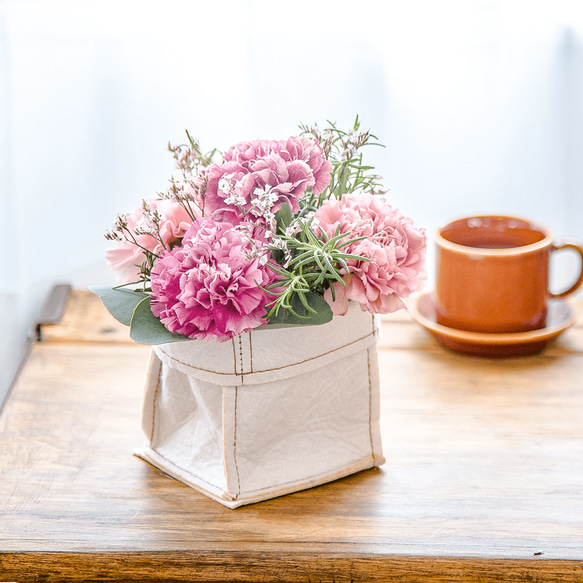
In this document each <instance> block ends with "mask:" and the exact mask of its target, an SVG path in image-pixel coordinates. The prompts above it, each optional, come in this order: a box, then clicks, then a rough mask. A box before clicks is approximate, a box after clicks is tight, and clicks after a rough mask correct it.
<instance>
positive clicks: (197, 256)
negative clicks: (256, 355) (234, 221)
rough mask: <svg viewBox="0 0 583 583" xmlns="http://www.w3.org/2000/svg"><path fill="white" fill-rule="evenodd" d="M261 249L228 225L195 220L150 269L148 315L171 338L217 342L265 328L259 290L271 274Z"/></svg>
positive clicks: (264, 298) (263, 302)
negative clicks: (178, 244) (180, 336)
mask: <svg viewBox="0 0 583 583" xmlns="http://www.w3.org/2000/svg"><path fill="white" fill-rule="evenodd" d="M260 248H261V242H260V241H253V240H251V239H250V238H249V237H248V236H246V235H245V234H243V233H241V232H240V231H237V230H234V229H233V225H231V224H230V223H221V222H216V221H214V220H212V219H209V218H203V219H198V220H196V221H195V222H194V223H193V224H192V226H191V228H190V229H189V230H188V232H187V233H186V234H185V236H184V239H183V242H182V246H181V247H175V248H174V249H172V250H171V251H169V252H167V253H165V254H164V255H163V256H162V257H160V259H158V260H157V261H156V263H155V264H154V267H153V268H152V272H151V282H152V297H151V307H152V313H153V314H154V315H155V316H157V317H159V318H160V321H161V322H162V324H164V326H165V327H166V328H167V329H168V330H170V331H171V332H176V333H179V334H184V335H185V336H188V337H189V338H197V339H200V340H208V339H216V340H218V341H220V342H224V341H226V340H228V339H229V338H232V337H233V336H236V335H238V334H241V333H242V332H247V331H249V330H252V329H253V328H256V327H258V326H260V325H261V324H265V319H264V316H265V314H266V309H265V305H266V304H267V303H268V302H269V301H270V299H271V296H269V295H268V294H267V293H266V292H264V291H263V290H262V289H261V288H260V287H259V286H262V287H265V286H267V285H269V284H270V283H271V281H272V280H273V277H274V274H273V272H272V271H271V270H270V269H269V268H267V267H266V266H265V265H262V262H261V257H260V254H261V250H260Z"/></svg>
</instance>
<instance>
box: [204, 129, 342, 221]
mask: <svg viewBox="0 0 583 583" xmlns="http://www.w3.org/2000/svg"><path fill="white" fill-rule="evenodd" d="M331 171H332V165H331V164H330V162H328V161H327V160H326V159H325V157H324V152H323V151H322V148H321V147H320V145H319V144H318V143H317V142H316V141H315V140H312V139H308V138H302V137H292V138H289V139H287V140H281V141H279V142H275V141H272V140H257V141H255V142H242V143H240V144H238V145H236V146H234V147H232V148H231V149H230V150H228V151H227V152H226V153H225V155H224V162H223V163H222V164H213V165H212V166H211V167H210V168H209V172H208V185H207V188H206V193H205V210H206V212H207V214H211V215H212V217H213V218H215V219H217V220H226V221H229V222H232V223H234V224H235V223H239V222H241V221H242V220H244V219H245V218H246V217H247V218H249V217H250V218H252V219H253V220H257V219H259V220H260V221H261V220H263V221H264V222H267V223H268V222H269V220H270V217H272V216H273V214H274V213H276V212H277V211H278V210H279V209H280V208H281V207H282V205H283V204H286V203H287V204H289V205H290V207H291V209H292V211H293V212H294V213H295V212H297V211H298V210H299V208H300V206H299V201H300V199H301V198H302V197H303V196H304V195H305V193H306V190H307V189H308V188H312V189H313V191H314V193H315V194H319V193H321V192H322V191H323V190H324V189H325V188H326V186H328V184H329V183H330V176H331Z"/></svg>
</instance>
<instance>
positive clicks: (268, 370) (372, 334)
mask: <svg viewBox="0 0 583 583" xmlns="http://www.w3.org/2000/svg"><path fill="white" fill-rule="evenodd" d="M374 335H375V334H374V332H372V333H369V334H366V335H365V336H362V337H361V338H357V339H356V340H353V341H352V342H349V343H348V344H343V345H342V346H339V347H338V348H334V349H333V350H329V351H328V352H323V353H322V354H318V356H314V357H312V358H306V359H305V360H301V361H299V362H294V364H288V365H286V366H279V367H276V368H266V369H264V370H261V371H258V373H264V372H274V371H276V370H284V369H286V368H292V367H294V366H299V365H300V364H305V363H306V362H311V361H312V360H318V358H322V357H323V356H328V355H329V354H334V352H338V351H339V350H342V349H343V348H346V347H347V346H352V345H353V344H356V343H357V342H361V341H362V340H365V339H366V338H368V337H369V336H374ZM158 350H159V351H160V352H161V353H162V354H164V356H166V357H168V358H169V359H170V360H173V361H174V362H177V363H179V364H181V365H183V366H186V367H187V368H191V369H192V370H200V371H202V372H209V373H212V374H217V375H231V374H232V373H230V372H215V371H214V370H208V369H205V368H200V367H198V366H192V365H191V364H188V363H186V362H183V361H182V360H179V359H178V358H174V357H173V356H170V355H169V354H168V353H167V352H164V350H162V348H158ZM234 352H235V345H234V343H233V353H234ZM233 356H234V354H233ZM247 374H248V373H247ZM235 375H236V376H239V373H238V372H237V370H236V367H235Z"/></svg>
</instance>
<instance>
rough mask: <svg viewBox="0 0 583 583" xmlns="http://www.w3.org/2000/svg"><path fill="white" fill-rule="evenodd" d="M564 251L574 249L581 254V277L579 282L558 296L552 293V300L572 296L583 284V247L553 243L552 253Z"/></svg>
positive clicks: (573, 244) (574, 244)
mask: <svg viewBox="0 0 583 583" xmlns="http://www.w3.org/2000/svg"><path fill="white" fill-rule="evenodd" d="M563 249H572V250H573V251H576V252H577V253H578V254H579V257H580V258H581V267H580V269H579V277H578V279H577V281H576V282H575V283H574V284H573V285H572V286H571V287H570V288H568V289H566V290H565V291H562V292H560V293H558V294H554V293H552V292H551V298H554V299H560V298H564V297H566V296H568V295H570V294H572V293H573V292H575V291H577V290H578V289H579V288H580V287H581V284H583V247H582V246H581V245H578V244H577V243H556V244H555V243H553V246H552V247H551V252H553V251H561V250H563Z"/></svg>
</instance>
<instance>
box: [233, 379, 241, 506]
mask: <svg viewBox="0 0 583 583" xmlns="http://www.w3.org/2000/svg"><path fill="white" fill-rule="evenodd" d="M237 394H238V387H235V403H234V407H233V408H234V414H233V417H234V419H233V421H234V425H233V463H234V464H235V474H236V475H237V494H236V496H235V499H237V498H238V497H239V494H240V493H241V481H240V479H239V466H238V465H237Z"/></svg>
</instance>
